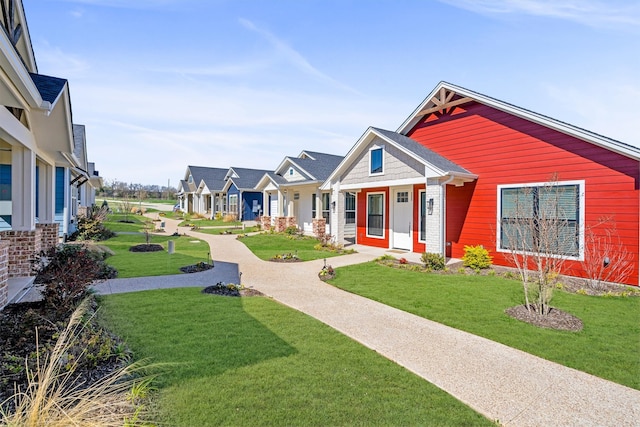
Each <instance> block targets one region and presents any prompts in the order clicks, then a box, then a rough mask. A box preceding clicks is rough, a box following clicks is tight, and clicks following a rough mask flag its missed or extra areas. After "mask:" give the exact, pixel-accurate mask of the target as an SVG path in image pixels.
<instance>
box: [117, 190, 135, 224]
mask: <svg viewBox="0 0 640 427" xmlns="http://www.w3.org/2000/svg"><path fill="white" fill-rule="evenodd" d="M120 206H122V212H123V213H124V221H125V222H127V221H129V214H130V213H131V208H132V207H133V205H132V203H131V199H130V198H129V194H128V193H127V192H124V193H122V199H121V200H120Z"/></svg>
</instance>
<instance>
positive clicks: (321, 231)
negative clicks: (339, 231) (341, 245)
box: [313, 218, 327, 239]
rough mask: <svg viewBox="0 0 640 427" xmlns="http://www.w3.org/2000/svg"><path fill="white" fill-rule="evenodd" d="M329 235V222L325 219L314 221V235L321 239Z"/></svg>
mask: <svg viewBox="0 0 640 427" xmlns="http://www.w3.org/2000/svg"><path fill="white" fill-rule="evenodd" d="M325 234H327V220H326V219H324V218H314V219H313V235H314V236H315V237H317V238H318V239H321V238H323V237H324V236H325Z"/></svg>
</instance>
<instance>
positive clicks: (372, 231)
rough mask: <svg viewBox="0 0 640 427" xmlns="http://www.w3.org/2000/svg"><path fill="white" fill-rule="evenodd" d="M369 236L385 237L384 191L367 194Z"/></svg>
mask: <svg viewBox="0 0 640 427" xmlns="http://www.w3.org/2000/svg"><path fill="white" fill-rule="evenodd" d="M367 236H370V237H384V193H369V194H367Z"/></svg>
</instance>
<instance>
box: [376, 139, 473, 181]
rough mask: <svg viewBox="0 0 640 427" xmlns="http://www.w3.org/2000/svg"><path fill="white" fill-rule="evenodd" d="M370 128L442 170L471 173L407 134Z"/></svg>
mask: <svg viewBox="0 0 640 427" xmlns="http://www.w3.org/2000/svg"><path fill="white" fill-rule="evenodd" d="M371 129H373V130H374V131H376V132H378V133H380V134H382V135H383V136H385V137H386V138H388V139H390V140H392V141H393V142H395V143H396V144H398V145H400V146H401V147H404V148H406V149H407V150H409V151H410V152H412V153H413V154H415V155H416V156H418V157H419V158H421V159H422V160H423V161H425V162H426V163H429V164H431V165H433V166H435V167H436V168H438V169H440V170H442V171H444V172H454V173H455V172H458V173H468V174H471V173H472V172H469V171H468V170H466V169H465V168H463V167H462V166H458V165H457V164H455V163H453V162H452V161H451V160H449V159H447V158H446V157H443V156H441V155H440V154H438V153H436V152H434V151H431V150H429V149H428V148H426V147H425V146H423V145H421V144H420V143H418V142H417V141H415V140H413V139H411V138H409V137H407V136H404V135H401V134H399V133H397V132H393V131H390V130H385V129H380V128H375V127H372V128H371Z"/></svg>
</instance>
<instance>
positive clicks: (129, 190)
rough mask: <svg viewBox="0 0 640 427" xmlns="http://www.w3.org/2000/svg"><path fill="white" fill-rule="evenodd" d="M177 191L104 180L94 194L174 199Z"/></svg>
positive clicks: (168, 188) (155, 186) (161, 187)
mask: <svg viewBox="0 0 640 427" xmlns="http://www.w3.org/2000/svg"><path fill="white" fill-rule="evenodd" d="M177 191H178V190H177V189H176V188H175V187H167V186H160V185H143V184H134V183H132V182H131V183H130V182H123V181H118V180H112V181H109V180H105V182H104V186H103V187H102V188H101V189H100V190H98V191H97V192H96V195H97V196H98V197H123V198H129V199H165V200H174V199H176V193H177Z"/></svg>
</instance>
